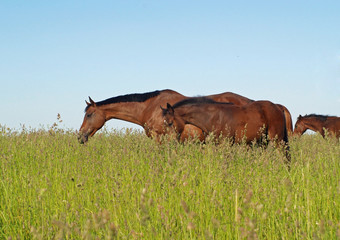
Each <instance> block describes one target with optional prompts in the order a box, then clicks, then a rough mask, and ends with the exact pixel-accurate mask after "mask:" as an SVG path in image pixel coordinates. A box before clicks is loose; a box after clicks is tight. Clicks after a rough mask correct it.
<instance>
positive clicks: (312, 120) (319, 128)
mask: <svg viewBox="0 0 340 240" xmlns="http://www.w3.org/2000/svg"><path fill="white" fill-rule="evenodd" d="M307 129H310V130H313V131H315V132H319V133H320V134H321V135H322V136H323V137H325V129H326V130H327V131H328V132H329V133H330V134H331V135H334V136H335V137H336V138H339V137H340V117H335V116H325V115H318V114H309V115H305V116H303V117H302V116H301V115H299V117H298V118H297V121H296V123H295V128H294V135H302V134H303V133H304V132H306V130H307Z"/></svg>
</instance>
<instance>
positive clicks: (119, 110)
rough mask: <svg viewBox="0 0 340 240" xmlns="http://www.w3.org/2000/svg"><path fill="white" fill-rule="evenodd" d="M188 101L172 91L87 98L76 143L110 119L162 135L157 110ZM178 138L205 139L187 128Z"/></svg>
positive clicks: (226, 98) (219, 97) (225, 98)
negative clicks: (98, 99) (95, 98)
mask: <svg viewBox="0 0 340 240" xmlns="http://www.w3.org/2000/svg"><path fill="white" fill-rule="evenodd" d="M208 97H209V98H211V99H213V100H215V101H216V102H231V103H234V104H237V105H245V104H248V103H251V102H253V100H251V99H249V98H246V97H243V96H240V95H238V94H235V93H231V92H225V93H221V94H216V95H210V96H208ZM187 98H188V97H186V96H184V95H182V94H180V93H178V92H176V91H173V90H162V91H154V92H148V93H140V94H128V95H122V96H118V97H113V98H109V99H106V100H104V101H100V102H94V101H93V100H92V99H91V98H90V103H88V102H86V103H87V107H86V109H85V116H84V120H83V123H82V125H81V127H80V130H79V140H80V142H81V143H84V142H86V141H87V140H88V137H89V136H93V135H94V134H95V133H96V132H97V131H98V130H99V129H100V128H101V127H102V126H103V125H104V124H105V122H106V121H108V120H110V119H113V118H114V119H120V120H125V121H128V122H132V123H135V124H138V125H140V126H142V127H143V128H144V129H145V133H146V134H147V136H149V137H151V136H159V135H162V134H164V133H165V132H164V124H163V118H162V111H161V109H160V107H159V106H164V105H165V104H166V103H170V104H175V103H176V102H178V101H181V100H184V99H187ZM286 112H288V114H289V119H291V118H290V113H289V111H288V110H287V111H286ZM181 136H182V137H181V140H182V141H184V140H185V139H187V138H188V137H189V136H190V137H193V136H198V138H199V139H200V140H203V139H204V135H203V133H202V130H201V129H199V128H197V127H195V126H193V125H190V124H187V126H185V129H184V131H183V133H182V135H181Z"/></svg>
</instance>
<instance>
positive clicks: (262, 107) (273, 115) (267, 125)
mask: <svg viewBox="0 0 340 240" xmlns="http://www.w3.org/2000/svg"><path fill="white" fill-rule="evenodd" d="M162 114H163V118H164V123H165V125H166V126H167V127H170V128H174V129H175V130H176V131H177V132H178V133H179V136H180V135H181V134H182V132H183V130H184V127H185V125H186V124H191V125H194V126H196V127H198V128H200V129H202V131H203V132H204V133H205V134H210V133H213V134H214V135H215V136H221V135H222V137H230V138H231V139H232V140H233V142H236V143H240V142H241V141H242V140H243V139H245V141H246V142H247V143H248V144H249V143H251V142H252V141H254V140H255V141H257V142H260V141H261V140H262V137H263V134H264V135H265V137H266V138H269V139H270V140H275V141H279V142H281V141H282V142H284V144H285V146H286V147H287V151H288V148H289V147H288V135H287V128H286V122H285V116H284V113H283V112H282V111H281V109H280V108H279V107H278V106H277V105H276V104H273V103H271V102H269V101H255V102H252V103H250V104H247V105H244V106H237V105H234V104H228V103H218V102H215V101H213V100H211V99H208V98H204V97H199V98H189V99H185V100H183V101H180V102H177V103H176V104H175V105H173V106H171V104H169V103H168V104H167V107H166V108H162ZM286 156H287V159H288V160H290V156H289V153H288V152H286Z"/></svg>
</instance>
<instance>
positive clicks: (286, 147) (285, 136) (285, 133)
mask: <svg viewBox="0 0 340 240" xmlns="http://www.w3.org/2000/svg"><path fill="white" fill-rule="evenodd" d="M283 116H284V131H283V141H284V151H285V155H286V158H287V160H286V164H287V166H288V170H290V162H291V155H290V147H289V140H288V130H287V125H286V115H285V114H284V112H283Z"/></svg>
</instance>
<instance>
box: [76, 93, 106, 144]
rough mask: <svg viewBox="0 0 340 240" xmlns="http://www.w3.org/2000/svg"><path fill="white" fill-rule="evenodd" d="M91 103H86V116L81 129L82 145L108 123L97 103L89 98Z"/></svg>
mask: <svg viewBox="0 0 340 240" xmlns="http://www.w3.org/2000/svg"><path fill="white" fill-rule="evenodd" d="M89 100H90V102H87V101H85V102H86V104H87V106H86V108H85V116H84V120H83V123H82V125H81V127H80V129H79V136H78V140H79V142H80V143H81V144H83V143H85V142H87V140H88V137H89V136H90V137H92V136H93V135H94V134H95V133H96V132H97V131H98V130H99V129H101V128H102V127H103V125H104V123H105V121H106V119H105V114H104V112H103V111H102V110H101V109H100V108H98V107H97V105H96V103H95V102H94V101H93V100H92V99H91V98H90V97H89Z"/></svg>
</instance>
